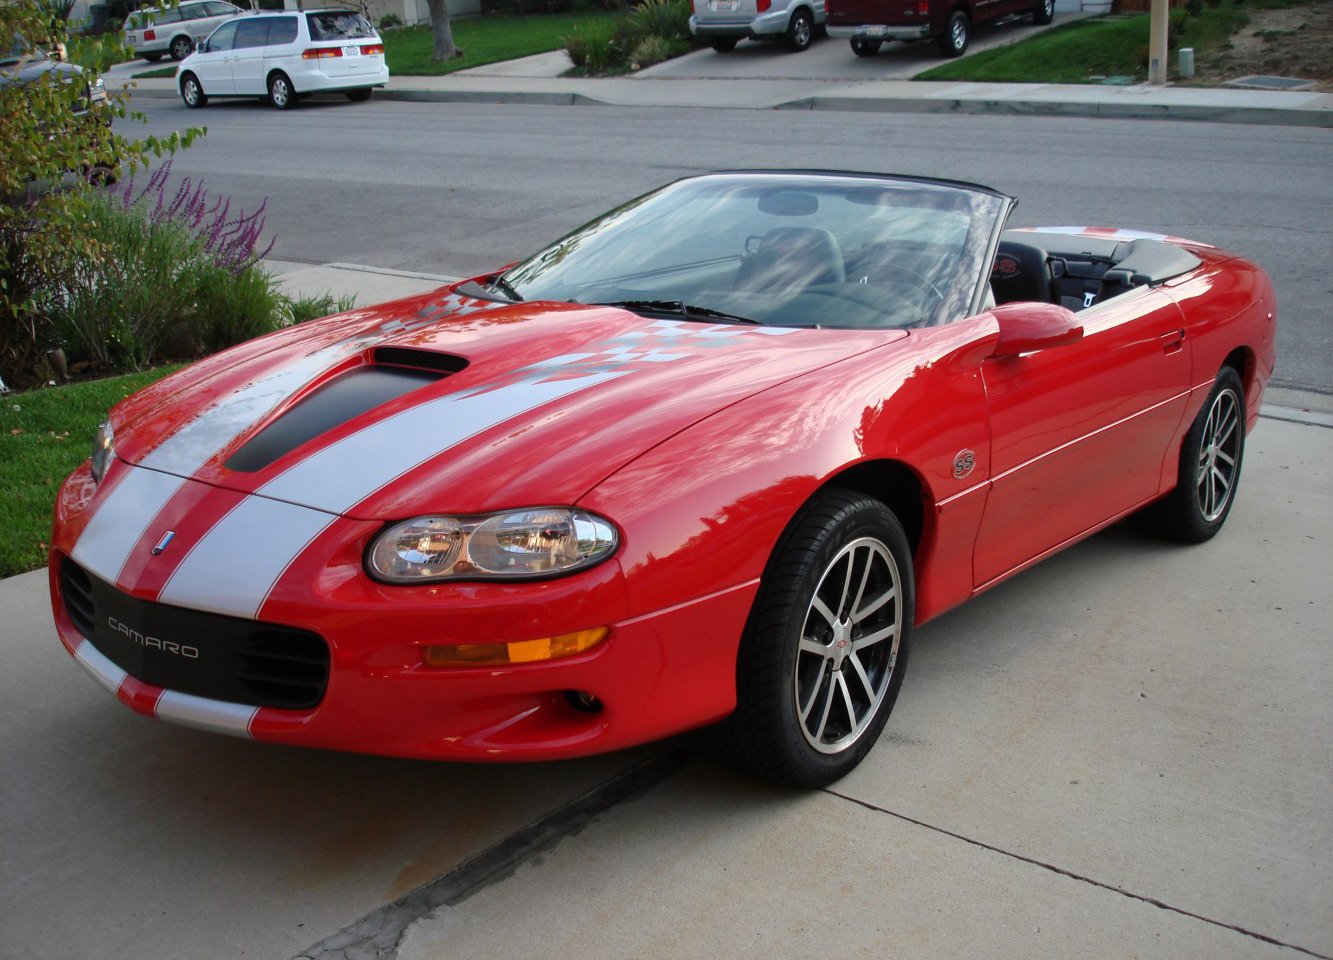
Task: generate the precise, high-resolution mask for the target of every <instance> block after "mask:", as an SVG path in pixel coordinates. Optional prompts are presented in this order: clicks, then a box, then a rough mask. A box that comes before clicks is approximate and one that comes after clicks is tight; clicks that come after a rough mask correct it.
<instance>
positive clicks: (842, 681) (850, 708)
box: [837, 671, 874, 733]
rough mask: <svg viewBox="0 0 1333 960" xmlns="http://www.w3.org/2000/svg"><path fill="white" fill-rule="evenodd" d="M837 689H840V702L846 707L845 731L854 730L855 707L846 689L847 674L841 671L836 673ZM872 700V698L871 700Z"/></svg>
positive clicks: (849, 691) (849, 692) (850, 693)
mask: <svg viewBox="0 0 1333 960" xmlns="http://www.w3.org/2000/svg"><path fill="white" fill-rule="evenodd" d="M837 679H838V689H839V690H841V691H842V703H843V706H844V707H846V709H847V732H848V733H851V732H853V731H854V730H856V707H855V706H854V705H853V704H852V691H851V690H849V689H847V676H846V674H844V673H842V672H841V671H839V672H838V674H837ZM871 702H872V703H873V702H874V701H873V700H872V701H871Z"/></svg>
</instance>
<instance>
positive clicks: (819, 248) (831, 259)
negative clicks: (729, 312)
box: [732, 227, 846, 293]
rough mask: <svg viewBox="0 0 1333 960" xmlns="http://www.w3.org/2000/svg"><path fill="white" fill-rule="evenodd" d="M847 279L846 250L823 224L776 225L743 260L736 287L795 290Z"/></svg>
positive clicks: (784, 291)
mask: <svg viewBox="0 0 1333 960" xmlns="http://www.w3.org/2000/svg"><path fill="white" fill-rule="evenodd" d="M844 279H846V274H845V269H844V266H843V260H842V250H841V249H840V248H839V247H838V241H837V240H836V239H834V237H833V234H831V233H829V232H828V231H827V230H825V229H823V228H822V227H774V228H773V229H772V230H769V231H768V232H767V233H765V234H764V236H763V237H762V239H760V241H759V246H758V248H757V249H756V250H755V252H754V253H750V254H747V255H746V256H745V258H744V259H743V260H741V265H740V269H739V270H737V271H736V279H735V281H734V282H733V283H732V288H733V289H735V290H746V291H753V292H762V293H795V292H797V291H799V290H804V289H805V288H806V287H809V286H812V285H813V284H817V283H842V282H843V280H844Z"/></svg>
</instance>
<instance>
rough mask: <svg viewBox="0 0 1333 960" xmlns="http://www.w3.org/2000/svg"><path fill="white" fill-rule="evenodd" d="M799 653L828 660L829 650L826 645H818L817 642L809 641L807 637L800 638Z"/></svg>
mask: <svg viewBox="0 0 1333 960" xmlns="http://www.w3.org/2000/svg"><path fill="white" fill-rule="evenodd" d="M800 651H801V652H802V653H813V654H814V655H815V656H817V657H823V658H824V659H825V660H827V659H828V655H829V648H828V644H827V643H820V642H819V641H818V640H811V639H810V638H809V637H801V643H800Z"/></svg>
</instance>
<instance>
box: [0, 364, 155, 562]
mask: <svg viewBox="0 0 1333 960" xmlns="http://www.w3.org/2000/svg"><path fill="white" fill-rule="evenodd" d="M175 369H177V368H176V367H159V368H157V369H155V370H149V371H147V372H146V373H133V374H130V375H129V376H124V377H112V378H110V379H108V380H93V381H89V382H87V383H76V384H71V385H69V386H66V387H59V388H53V389H48V390H33V391H30V392H27V393H11V394H6V395H5V396H4V397H0V490H3V491H4V496H3V498H0V577H11V576H13V575H14V574H16V573H23V572H24V571H27V570H34V569H36V568H37V567H40V566H42V565H43V564H44V563H46V542H47V539H48V538H49V536H50V534H51V509H52V507H53V505H54V504H55V499H56V490H57V489H59V487H60V483H61V481H63V480H64V479H65V477H66V475H67V474H69V472H70V471H71V470H73V469H74V468H75V467H77V466H78V465H79V464H80V463H81V462H83V461H84V460H86V459H88V452H89V450H90V449H91V448H92V441H93V434H94V433H95V432H96V431H97V425H98V424H99V423H101V422H102V421H103V420H104V419H106V412H107V410H108V409H110V407H111V406H112V404H114V403H116V402H117V401H119V400H120V399H121V398H123V397H125V396H128V395H129V394H131V393H133V392H134V391H136V390H138V389H139V388H141V387H144V386H146V385H148V384H150V383H152V382H153V381H154V380H157V379H159V378H161V377H164V376H166V375H167V374H168V373H170V372H171V371H172V370H175Z"/></svg>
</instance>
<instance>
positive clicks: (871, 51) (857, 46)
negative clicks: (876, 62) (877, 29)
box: [852, 39, 882, 57]
mask: <svg viewBox="0 0 1333 960" xmlns="http://www.w3.org/2000/svg"><path fill="white" fill-rule="evenodd" d="M881 42H882V41H879V40H860V39H857V40H853V41H852V53H854V54H856V55H857V56H858V57H873V56H874V55H875V54H877V53H879V47H880V43H881Z"/></svg>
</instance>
